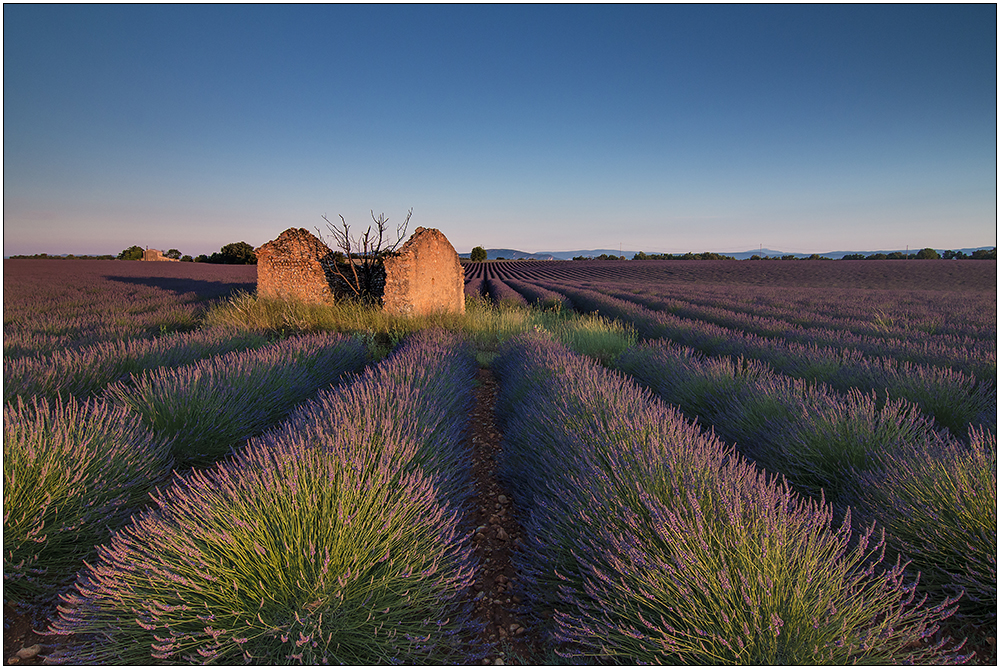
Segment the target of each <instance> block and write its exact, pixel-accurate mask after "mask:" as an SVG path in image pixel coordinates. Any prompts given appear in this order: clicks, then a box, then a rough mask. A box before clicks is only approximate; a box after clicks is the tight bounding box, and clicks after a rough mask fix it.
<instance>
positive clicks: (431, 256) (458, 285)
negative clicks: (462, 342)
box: [382, 228, 465, 315]
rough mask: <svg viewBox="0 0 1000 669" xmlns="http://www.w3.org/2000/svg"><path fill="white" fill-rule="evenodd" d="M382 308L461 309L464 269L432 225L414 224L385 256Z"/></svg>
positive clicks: (411, 311)
mask: <svg viewBox="0 0 1000 669" xmlns="http://www.w3.org/2000/svg"><path fill="white" fill-rule="evenodd" d="M382 308H383V310H384V311H386V312H388V313H394V314H406V315H410V314H412V315H422V314H429V313H433V312H439V311H446V312H457V313H460V314H462V313H465V270H464V269H462V264H461V263H460V262H459V260H458V253H456V252H455V247H453V246H452V245H451V242H449V241H448V238H447V237H445V236H444V235H443V234H442V233H441V232H440V231H439V230H435V229H434V228H417V229H416V230H414V232H413V235H412V236H411V237H410V238H409V239H408V240H407V241H406V243H405V244H403V245H402V246H401V247H399V249H398V250H397V252H396V254H395V255H394V256H392V257H390V258H386V260H385V292H384V293H383V295H382Z"/></svg>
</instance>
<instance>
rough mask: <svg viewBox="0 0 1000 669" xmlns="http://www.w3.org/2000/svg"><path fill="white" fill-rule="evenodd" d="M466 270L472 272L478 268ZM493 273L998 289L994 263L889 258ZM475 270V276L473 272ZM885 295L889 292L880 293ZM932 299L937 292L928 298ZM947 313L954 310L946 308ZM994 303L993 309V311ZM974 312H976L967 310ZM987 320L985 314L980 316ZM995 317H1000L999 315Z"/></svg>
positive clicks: (552, 266) (850, 287) (524, 268)
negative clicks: (895, 260)
mask: <svg viewBox="0 0 1000 669" xmlns="http://www.w3.org/2000/svg"><path fill="white" fill-rule="evenodd" d="M477 264H478V263H472V264H471V265H472V267H469V266H468V265H467V267H468V268H469V269H468V270H467V271H471V272H475V271H476V270H475V268H474V266H475V265H477ZM481 264H482V265H484V266H485V267H484V269H485V270H486V271H490V272H492V276H494V277H495V278H499V279H502V280H504V281H506V280H507V279H521V280H523V281H530V282H532V283H537V282H539V281H548V280H552V281H561V282H563V283H572V284H577V285H580V284H583V283H586V282H589V281H595V282H601V283H619V284H630V285H642V286H651V285H657V286H659V285H664V284H673V285H676V286H678V287H679V288H678V289H679V290H684V289H691V290H695V291H700V289H701V288H702V287H704V286H707V285H716V286H726V287H729V286H737V287H740V288H746V289H748V290H760V291H766V290H770V289H772V288H781V289H791V290H799V291H803V292H806V291H810V290H816V289H820V292H823V293H827V292H829V291H830V290H835V291H842V290H846V291H851V292H859V291H865V292H869V293H871V294H873V295H874V294H875V293H874V291H920V292H921V293H923V294H924V295H925V296H933V295H935V294H936V295H941V294H942V293H954V294H955V295H963V296H966V297H968V298H972V299H978V298H979V297H980V296H983V295H996V286H997V265H996V261H995V260H992V261H947V262H938V261H936V262H902V263H899V262H892V261H890V262H885V261H878V260H862V261H854V262H822V261H820V262H755V261H750V262H747V261H738V262H734V261H730V260H700V261H696V262H690V261H686V260H666V261H658V260H644V261H640V262H623V261H603V260H582V261H572V262H563V261H555V262H524V261H506V262H487V263H481ZM470 275H471V274H470ZM883 294H884V292H883ZM930 299H931V301H934V300H935V298H934V297H930ZM948 311H950V310H948ZM995 311H996V307H995V306H994V307H993V312H994V313H995ZM970 315H972V316H973V317H975V316H974V314H970ZM980 320H981V322H983V323H984V324H987V325H988V324H989V321H988V319H980ZM994 320H995V316H994Z"/></svg>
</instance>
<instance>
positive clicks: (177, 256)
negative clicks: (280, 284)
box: [10, 242, 257, 265]
mask: <svg viewBox="0 0 1000 669" xmlns="http://www.w3.org/2000/svg"><path fill="white" fill-rule="evenodd" d="M142 253H143V248H142V247H141V246H138V245H134V246H130V247H128V248H127V249H125V250H123V251H122V252H121V253H119V254H118V255H117V256H115V255H111V254H105V255H74V254H72V253H67V254H66V255H61V256H57V255H49V254H48V253H35V254H33V255H12V256H10V259H11V260H46V259H51V260H142ZM163 257H164V258H172V259H174V260H179V261H181V262H203V263H211V264H216V265H256V264H257V254H256V253H255V252H254V248H253V247H252V246H250V245H249V244H247V243H246V242H235V243H232V244H226V245H225V246H223V247H222V248H221V249H219V251H218V252H216V253H213V254H212V255H206V254H204V253H202V254H200V255H198V256H195V257H192V256H189V255H181V252H180V251H179V250H178V249H170V250H168V251H164V252H163Z"/></svg>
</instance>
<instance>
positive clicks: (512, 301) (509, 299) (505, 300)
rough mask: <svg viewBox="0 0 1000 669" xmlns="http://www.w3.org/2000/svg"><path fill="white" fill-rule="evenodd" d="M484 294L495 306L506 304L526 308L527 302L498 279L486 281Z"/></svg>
mask: <svg viewBox="0 0 1000 669" xmlns="http://www.w3.org/2000/svg"><path fill="white" fill-rule="evenodd" d="M486 292H487V293H488V294H489V296H490V299H491V300H493V302H495V303H496V304H508V305H511V306H517V307H526V306H528V301H527V300H526V299H524V297H523V296H522V295H521V293H519V292H517V291H516V290H514V289H513V288H511V287H510V286H508V285H507V284H506V283H504V282H503V281H500V280H499V279H486Z"/></svg>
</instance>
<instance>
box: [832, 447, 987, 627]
mask: <svg viewBox="0 0 1000 669" xmlns="http://www.w3.org/2000/svg"><path fill="white" fill-rule="evenodd" d="M878 465H879V466H878V467H875V468H873V469H870V470H868V471H861V472H857V473H856V476H855V478H854V485H853V486H852V492H853V499H854V501H855V503H856V504H857V505H858V506H859V508H860V509H862V510H863V512H864V513H865V514H866V515H867V516H868V517H870V518H875V519H877V520H878V521H879V523H881V524H882V525H884V526H885V527H886V529H887V530H888V533H889V538H890V545H891V547H892V548H893V549H894V550H895V551H896V552H898V553H900V554H902V555H903V556H905V558H906V559H909V560H911V561H912V565H911V566H912V568H913V569H914V570H919V571H920V573H921V581H922V584H923V585H924V586H925V588H926V589H927V590H928V591H929V592H932V593H941V592H944V593H951V594H957V593H962V592H964V593H965V595H964V597H963V598H962V600H961V601H960V604H961V607H960V612H961V613H962V614H963V615H964V616H967V617H969V618H971V619H972V620H973V621H974V622H976V623H977V624H990V625H995V624H996V614H997V531H996V530H997V445H996V435H993V434H990V433H988V432H986V433H984V432H980V431H974V432H973V433H972V442H971V444H969V445H965V444H956V443H955V442H948V441H943V440H941V441H936V442H926V443H921V444H917V445H915V446H913V447H911V448H907V449H900V450H899V451H896V452H894V453H887V454H881V455H880V457H879V463H878Z"/></svg>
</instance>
